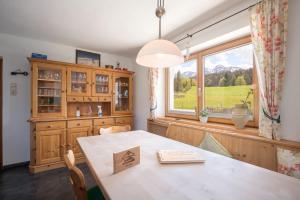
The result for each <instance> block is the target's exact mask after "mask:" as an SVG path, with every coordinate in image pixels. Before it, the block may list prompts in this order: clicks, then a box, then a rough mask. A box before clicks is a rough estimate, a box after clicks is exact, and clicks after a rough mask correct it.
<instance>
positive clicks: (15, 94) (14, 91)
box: [10, 83, 17, 96]
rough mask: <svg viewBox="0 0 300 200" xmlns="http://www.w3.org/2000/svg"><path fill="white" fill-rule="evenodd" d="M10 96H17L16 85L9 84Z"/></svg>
mask: <svg viewBox="0 0 300 200" xmlns="http://www.w3.org/2000/svg"><path fill="white" fill-rule="evenodd" d="M10 96H17V83H10Z"/></svg>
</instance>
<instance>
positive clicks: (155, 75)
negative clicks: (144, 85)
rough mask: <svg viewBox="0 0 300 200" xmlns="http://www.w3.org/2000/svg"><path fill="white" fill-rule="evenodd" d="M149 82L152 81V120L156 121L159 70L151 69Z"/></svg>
mask: <svg viewBox="0 0 300 200" xmlns="http://www.w3.org/2000/svg"><path fill="white" fill-rule="evenodd" d="M149 80H150V119H155V118H156V110H157V80H158V68H150V69H149Z"/></svg>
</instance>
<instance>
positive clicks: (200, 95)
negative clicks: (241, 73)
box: [165, 35, 259, 127]
mask: <svg viewBox="0 0 300 200" xmlns="http://www.w3.org/2000/svg"><path fill="white" fill-rule="evenodd" d="M250 43H251V36H250V35H248V36H245V37H241V38H238V39H234V40H231V41H228V42H224V43H222V44H218V45H215V46H213V47H210V48H208V49H205V50H202V51H199V52H196V53H193V54H192V55H191V56H190V57H189V59H188V60H193V59H195V58H196V59H197V64H198V67H197V104H196V105H197V108H196V112H195V115H187V114H180V113H177V112H173V111H170V109H169V108H170V107H169V106H170V104H169V101H170V97H169V84H170V83H169V69H166V71H165V74H166V76H165V82H166V87H165V95H166V102H165V107H166V109H165V111H166V114H165V115H166V117H175V118H182V119H194V120H199V117H198V116H199V108H203V105H204V104H205V102H204V101H205V99H204V94H205V93H204V89H205V88H204V66H203V58H204V57H205V56H207V55H211V54H216V53H220V52H222V51H226V50H229V49H233V48H236V47H239V46H243V45H247V44H250ZM188 60H185V61H188ZM252 73H253V84H252V85H253V98H254V101H253V119H252V120H250V121H249V122H248V123H247V125H246V126H248V127H258V118H259V109H258V108H259V91H258V88H259V87H258V81H257V74H256V65H255V59H254V55H253V72H252ZM208 122H215V123H222V124H231V125H233V121H232V119H229V118H222V117H209V118H208Z"/></svg>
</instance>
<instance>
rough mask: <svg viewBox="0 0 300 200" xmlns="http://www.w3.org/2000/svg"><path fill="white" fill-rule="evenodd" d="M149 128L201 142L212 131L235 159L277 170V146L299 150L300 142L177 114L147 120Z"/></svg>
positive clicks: (168, 135) (179, 138)
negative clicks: (263, 135)
mask: <svg viewBox="0 0 300 200" xmlns="http://www.w3.org/2000/svg"><path fill="white" fill-rule="evenodd" d="M148 131H149V132H151V133H155V134H158V135H161V136H164V137H169V138H171V139H174V140H178V141H180V142H183V143H186V144H190V145H193V146H199V144H200V142H201V140H202V138H203V136H204V134H205V133H206V132H209V133H211V134H212V135H213V136H214V137H215V139H216V140H218V141H219V142H220V143H221V144H222V145H223V146H224V147H225V148H226V149H227V150H228V151H229V152H230V153H231V154H232V155H233V157H234V158H235V159H237V160H241V161H244V162H247V163H250V164H254V165H257V166H260V167H263V168H267V169H270V170H273V171H277V168H278V167H277V147H279V148H282V149H288V150H291V151H294V152H300V142H293V141H287V140H271V139H267V138H264V137H260V136H258V129H255V128H245V129H236V128H235V127H234V126H230V125H222V124H216V123H205V124H203V123H200V122H199V121H193V120H183V119H175V118H167V117H165V118H158V119H155V120H148Z"/></svg>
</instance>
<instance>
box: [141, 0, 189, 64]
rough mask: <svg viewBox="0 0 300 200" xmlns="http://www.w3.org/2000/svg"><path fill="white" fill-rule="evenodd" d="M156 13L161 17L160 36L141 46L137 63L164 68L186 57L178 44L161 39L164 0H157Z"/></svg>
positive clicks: (181, 61)
mask: <svg viewBox="0 0 300 200" xmlns="http://www.w3.org/2000/svg"><path fill="white" fill-rule="evenodd" d="M155 14H156V16H157V17H158V19H159V37H158V39H156V40H153V41H150V42H148V43H147V44H145V45H144V46H143V47H142V48H141V50H140V51H139V53H138V55H137V58H136V62H137V64H139V65H142V66H145V67H153V68H164V67H172V66H174V65H179V64H181V63H183V62H184V57H183V55H182V54H181V51H180V50H179V48H178V47H177V46H176V44H174V43H173V42H171V41H168V40H164V39H161V17H162V16H163V15H164V14H165V8H164V0H157V8H156V11H155Z"/></svg>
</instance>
